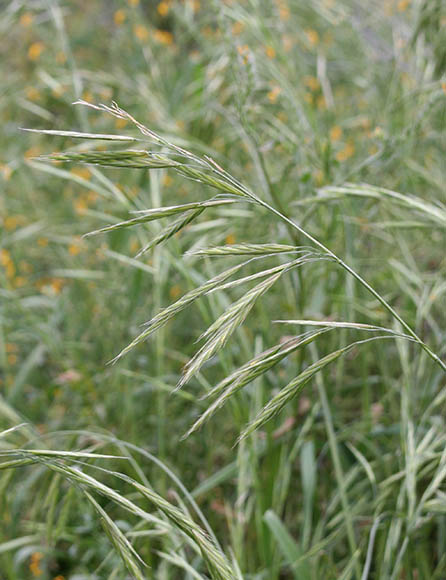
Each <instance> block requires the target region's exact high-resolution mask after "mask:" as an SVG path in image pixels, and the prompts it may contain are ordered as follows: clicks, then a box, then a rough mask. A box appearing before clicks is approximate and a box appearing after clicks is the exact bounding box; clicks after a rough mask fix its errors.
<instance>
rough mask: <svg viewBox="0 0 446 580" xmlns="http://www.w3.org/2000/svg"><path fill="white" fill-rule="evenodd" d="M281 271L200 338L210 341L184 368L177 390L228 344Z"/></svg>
mask: <svg viewBox="0 0 446 580" xmlns="http://www.w3.org/2000/svg"><path fill="white" fill-rule="evenodd" d="M282 274H283V270H282V271H279V272H277V273H275V274H273V275H272V276H270V277H269V278H267V279H266V280H264V281H263V282H261V283H260V284H258V285H257V286H255V287H254V288H252V289H251V290H250V291H249V292H247V293H246V294H245V295H244V296H242V297H241V298H240V299H239V300H237V302H235V303H234V304H233V305H232V306H231V307H230V308H229V309H228V310H227V311H226V312H224V313H223V314H222V315H221V316H220V317H219V318H218V319H217V320H216V321H215V322H214V323H213V324H212V325H211V326H210V327H209V328H208V329H207V330H206V331H205V333H204V334H203V335H202V336H201V337H200V339H203V338H207V339H208V340H207V341H206V343H205V344H204V345H203V346H202V348H201V349H200V350H199V351H198V352H197V353H196V354H195V356H194V357H193V358H192V359H191V360H190V361H189V362H188V363H187V365H186V366H185V368H184V371H183V376H182V377H181V379H180V381H179V382H178V385H177V389H179V388H181V387H182V386H183V385H185V384H186V383H187V382H188V381H189V380H190V379H191V378H192V377H193V376H194V375H195V374H196V373H197V372H198V371H199V370H200V368H201V367H202V366H203V364H204V363H205V362H206V361H207V360H209V359H210V358H211V357H212V356H213V355H214V354H215V353H216V352H218V351H219V350H220V349H221V348H223V346H224V345H225V344H226V342H227V340H228V338H229V337H230V336H231V335H232V333H233V332H234V331H235V330H236V328H238V327H239V326H240V325H241V324H242V323H243V321H244V320H245V319H246V317H247V316H248V314H249V312H250V311H251V309H252V308H253V306H254V304H255V303H256V301H257V299H258V298H260V296H262V295H263V294H264V293H265V292H267V291H268V290H269V289H270V288H271V286H273V285H274V284H275V283H276V282H277V280H278V279H279V278H280V277H281V276H282Z"/></svg>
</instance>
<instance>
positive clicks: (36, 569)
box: [29, 552, 43, 577]
mask: <svg viewBox="0 0 446 580" xmlns="http://www.w3.org/2000/svg"><path fill="white" fill-rule="evenodd" d="M42 558H43V554H41V553H40V552H33V553H32V554H31V562H30V564H29V570H30V572H31V574H32V575H33V576H36V577H37V576H41V575H42V574H43V570H42V569H41V568H40V562H41V560H42Z"/></svg>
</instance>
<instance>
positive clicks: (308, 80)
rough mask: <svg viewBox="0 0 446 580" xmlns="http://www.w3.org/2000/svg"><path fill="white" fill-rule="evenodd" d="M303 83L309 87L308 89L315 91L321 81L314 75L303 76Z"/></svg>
mask: <svg viewBox="0 0 446 580" xmlns="http://www.w3.org/2000/svg"><path fill="white" fill-rule="evenodd" d="M304 84H305V86H306V87H308V88H309V89H310V91H317V90H318V89H320V86H321V83H320V82H319V80H318V79H317V78H316V77H311V76H305V77H304Z"/></svg>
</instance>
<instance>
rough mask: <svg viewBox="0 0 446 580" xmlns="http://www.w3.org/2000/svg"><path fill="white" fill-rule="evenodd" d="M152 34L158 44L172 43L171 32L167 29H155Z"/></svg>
mask: <svg viewBox="0 0 446 580" xmlns="http://www.w3.org/2000/svg"><path fill="white" fill-rule="evenodd" d="M153 36H154V38H155V40H157V41H158V42H159V43H160V44H167V45H171V44H173V34H172V33H171V32H169V31H168V30H155V32H154V33H153Z"/></svg>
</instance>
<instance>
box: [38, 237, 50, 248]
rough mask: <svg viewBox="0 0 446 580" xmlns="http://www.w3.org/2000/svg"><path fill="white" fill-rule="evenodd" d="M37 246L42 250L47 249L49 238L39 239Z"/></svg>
mask: <svg viewBox="0 0 446 580" xmlns="http://www.w3.org/2000/svg"><path fill="white" fill-rule="evenodd" d="M37 245H38V246H40V247H41V248H46V246H47V245H48V238H39V239H38V240H37Z"/></svg>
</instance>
